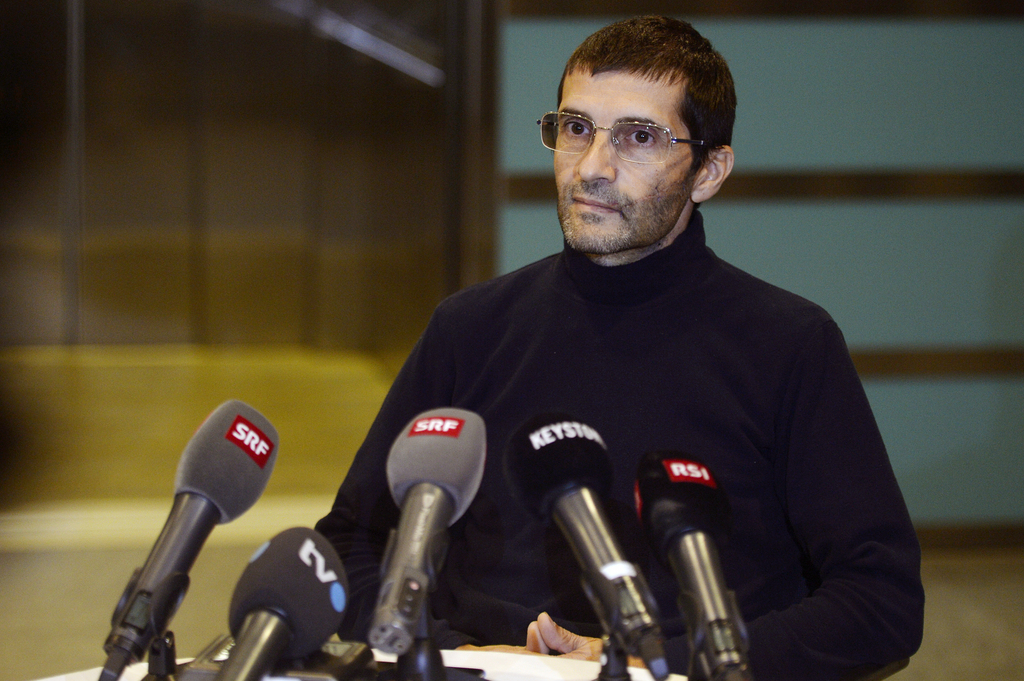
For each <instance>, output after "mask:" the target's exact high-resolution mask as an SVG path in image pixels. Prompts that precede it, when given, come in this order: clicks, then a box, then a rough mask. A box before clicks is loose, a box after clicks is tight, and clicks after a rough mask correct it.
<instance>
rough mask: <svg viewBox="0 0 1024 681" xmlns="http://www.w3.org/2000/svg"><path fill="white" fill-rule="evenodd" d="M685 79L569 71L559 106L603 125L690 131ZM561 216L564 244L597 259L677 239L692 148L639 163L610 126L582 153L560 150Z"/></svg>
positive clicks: (642, 251)
mask: <svg viewBox="0 0 1024 681" xmlns="http://www.w3.org/2000/svg"><path fill="white" fill-rule="evenodd" d="M682 96H683V85H681V84H679V83H666V82H664V81H651V80H647V79H645V78H640V77H638V76H634V75H630V74H627V73H622V72H606V73H600V74H597V75H593V76H591V75H586V74H582V73H570V74H569V75H568V76H566V78H565V82H564V84H563V86H562V101H561V102H560V103H559V111H568V112H572V113H577V114H583V115H585V116H587V117H588V118H590V119H592V120H593V121H594V122H595V123H596V124H597V125H599V126H602V127H611V126H612V125H614V124H615V123H618V122H621V121H643V122H653V123H655V124H657V125H660V126H663V127H667V128H670V129H671V131H672V136H673V137H683V138H686V137H689V131H688V130H687V129H686V126H685V125H683V122H682V120H680V117H679V105H680V102H681V100H682ZM554 156H555V160H554V163H555V184H556V185H557V187H558V220H559V222H560V223H561V225H562V233H563V234H564V235H565V240H566V242H567V243H568V244H569V245H570V246H571V247H572V248H574V249H576V250H577V251H580V252H582V253H586V254H587V255H589V256H591V258H592V259H594V261H595V262H598V263H600V264H604V265H617V264H623V263H627V262H632V261H635V260H639V259H640V258H642V257H644V256H646V255H648V254H650V253H652V252H654V251H656V250H659V249H661V248H664V247H665V246H667V245H669V244H670V243H672V241H673V240H674V239H675V238H676V237H677V236H678V235H679V234H681V233H682V232H683V230H685V229H686V224H687V222H688V221H689V218H690V214H691V213H692V212H693V203H692V202H691V201H690V189H691V182H692V178H691V174H690V173H689V169H690V163H691V160H692V152H691V150H690V148H689V145H688V144H673V145H672V146H671V149H670V151H669V155H668V158H667V160H665V161H663V162H661V163H655V164H639V163H633V162H630V161H624V160H623V159H621V158H619V157H618V156H617V155H616V153H615V149H614V147H613V145H612V141H611V133H610V132H609V131H608V130H597V131H596V133H595V137H594V140H593V143H592V144H591V145H590V147H589V148H588V149H587V151H585V152H584V153H582V154H567V153H561V152H555V155H554Z"/></svg>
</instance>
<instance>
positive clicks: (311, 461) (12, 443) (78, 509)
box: [0, 347, 1024, 681]
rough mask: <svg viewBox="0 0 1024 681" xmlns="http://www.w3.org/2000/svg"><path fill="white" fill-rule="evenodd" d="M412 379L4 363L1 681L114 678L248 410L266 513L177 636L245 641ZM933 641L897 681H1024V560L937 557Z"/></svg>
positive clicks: (127, 364) (149, 351)
mask: <svg viewBox="0 0 1024 681" xmlns="http://www.w3.org/2000/svg"><path fill="white" fill-rule="evenodd" d="M394 368H395V362H394V361H393V359H392V358H388V359H382V358H373V357H366V356H360V355H351V354H336V353H321V352H315V351H308V350H302V349H288V348H284V349H255V350H253V349H220V350H212V349H197V348H188V347H143V348H79V349H76V350H73V351H72V350H67V349H53V348H30V349H17V350H0V381H2V382H0V405H2V407H3V411H2V415H3V416H4V417H5V423H4V424H3V427H2V431H0V440H2V442H3V445H4V450H3V451H4V455H5V457H6V458H5V459H4V460H3V464H4V467H5V469H6V470H5V471H4V472H3V480H4V483H5V485H4V487H3V489H2V510H0V612H4V613H6V617H3V618H0V681H28V680H30V679H38V678H43V677H47V676H51V675H57V674H61V673H63V672H67V671H72V670H78V669H86V668H91V667H95V666H98V665H101V664H102V662H103V660H104V655H103V652H102V643H103V639H104V638H105V636H106V634H107V632H108V630H109V626H110V625H109V617H110V613H111V610H112V609H113V606H114V604H115V602H116V601H117V598H118V596H119V595H120V592H121V589H122V588H123V587H124V584H125V582H126V580H127V578H128V576H129V574H130V573H131V571H132V569H133V568H135V567H136V566H138V565H140V564H141V563H142V562H143V561H144V560H145V557H146V554H147V552H148V550H149V547H150V546H151V545H152V541H153V539H154V538H155V536H156V533H157V532H158V531H159V527H160V526H161V524H162V522H163V519H164V518H166V513H167V510H169V507H170V497H171V494H172V487H173V475H174V468H175V466H176V464H177V461H178V458H179V456H180V453H181V450H182V448H183V447H184V444H185V442H186V441H187V440H188V438H189V437H190V435H191V433H192V431H193V430H194V429H195V427H196V426H197V425H198V424H199V423H200V422H201V420H202V418H203V417H204V416H205V415H206V413H208V412H209V411H210V410H211V409H213V408H214V407H215V406H216V405H217V404H219V403H220V402H222V401H224V400H225V399H228V398H238V399H242V400H245V401H246V402H249V403H250V404H252V405H253V406H254V407H256V408H257V409H259V410H260V411H261V412H262V413H263V414H264V415H265V416H267V418H268V419H269V420H270V421H271V422H272V423H274V425H275V426H276V427H277V429H278V431H279V433H280V437H281V449H280V459H279V462H278V466H277V468H276V469H275V471H274V473H273V475H272V476H271V482H270V484H269V485H268V489H267V492H266V493H265V494H264V496H263V497H262V498H261V499H260V500H259V501H258V502H257V504H256V506H254V507H253V509H252V510H251V511H249V512H248V513H246V514H245V515H243V516H242V517H241V518H239V519H238V520H236V521H235V522H233V523H231V524H229V525H225V526H222V527H218V528H216V529H215V530H214V533H213V534H212V535H211V537H210V539H209V541H208V542H207V545H206V546H205V547H204V549H203V551H202V553H201V554H200V556H199V559H198V561H197V562H196V565H195V567H194V568H193V570H192V573H191V576H192V587H191V589H190V591H189V594H188V596H187V598H186V599H185V602H184V604H183V605H182V608H181V610H180V611H179V613H178V614H177V615H176V616H175V618H174V621H173V623H172V627H171V628H172V629H173V630H174V632H175V634H176V636H177V640H178V652H179V654H181V655H183V656H184V655H192V654H195V653H196V652H198V650H199V648H201V647H202V646H203V645H204V644H205V643H207V642H208V641H209V640H211V639H212V638H213V637H214V636H215V635H217V634H219V633H222V632H224V631H226V629H227V607H228V602H229V600H230V596H231V591H232V589H233V588H234V584H235V582H236V581H237V579H238V575H239V574H240V573H241V571H242V568H243V567H244V565H245V562H246V560H247V559H248V557H249V555H250V553H251V552H252V550H253V549H254V548H255V547H256V546H257V545H259V544H260V543H261V542H262V541H263V540H264V539H266V538H268V537H269V536H272V534H274V533H275V532H276V531H277V530H278V529H282V528H283V527H288V526H291V525H297V524H301V525H311V524H312V523H313V522H315V521H316V519H317V518H318V517H319V515H321V514H322V512H324V511H325V510H326V508H327V505H328V504H329V503H330V497H331V495H332V494H333V492H334V490H335V488H336V486H337V484H338V482H339V481H340V480H341V477H342V475H343V474H344V470H345V469H346V468H347V466H348V462H349V461H350V458H351V455H352V452H353V451H354V448H355V447H356V446H357V444H358V442H359V441H360V440H361V439H362V437H363V434H364V433H365V431H366V428H367V427H368V425H369V422H370V420H371V419H372V417H373V414H374V413H375V411H376V409H377V407H378V406H379V403H380V400H381V399H382V398H383V395H384V392H385V391H386V389H387V386H388V384H389V382H390V380H391V377H392V376H393V373H394ZM923 578H924V581H925V588H926V592H927V596H928V604H927V610H926V623H925V642H924V645H923V646H922V649H921V652H919V653H918V654H917V655H916V656H915V657H914V658H913V659H912V660H911V663H910V666H909V667H908V668H907V669H906V670H905V671H903V672H901V673H900V674H899V675H898V676H897V677H895V678H898V679H903V680H904V681H910V680H912V679H921V680H925V679H930V680H934V681H943V680H946V679H949V680H953V679H956V680H957V681H960V680H962V679H969V678H979V679H982V678H993V679H995V678H998V679H1002V680H1006V681H1014V680H1024V633H1022V627H1021V622H1022V621H1024V551H1002V552H1000V551H985V552H981V551H978V552H958V553H930V554H928V555H926V558H925V563H924V567H923Z"/></svg>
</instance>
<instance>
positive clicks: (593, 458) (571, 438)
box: [504, 412, 612, 519]
mask: <svg viewBox="0 0 1024 681" xmlns="http://www.w3.org/2000/svg"><path fill="white" fill-rule="evenodd" d="M504 469H505V470H504V472H505V479H506V480H507V481H508V483H509V485H510V486H511V488H512V490H513V492H514V493H515V494H516V495H517V496H518V497H519V498H520V499H521V500H522V502H523V505H524V506H525V507H526V508H527V509H529V510H530V511H532V512H533V513H534V514H535V515H536V516H537V517H539V518H541V519H547V518H549V517H550V516H551V511H552V508H553V506H554V503H555V500H556V499H557V498H558V497H559V496H560V495H561V494H563V493H564V492H565V491H567V490H568V489H571V488H580V487H586V488H588V489H590V490H592V491H593V492H594V493H595V494H596V495H597V496H598V497H607V496H608V493H609V492H610V491H611V487H612V463H611V459H610V458H609V457H608V450H607V449H606V447H605V444H604V440H602V439H601V435H600V434H599V433H598V432H597V431H596V430H595V429H594V428H592V427H591V426H588V425H587V424H585V423H580V422H579V421H577V420H576V419H574V418H573V417H571V416H569V415H568V414H563V413H558V412H555V413H550V414H540V415H538V416H535V417H533V418H531V419H529V420H528V421H526V422H525V423H524V424H523V425H521V426H520V427H519V429H518V430H516V432H515V434H514V435H513V436H512V438H511V441H510V444H509V449H508V451H507V452H506V456H505V461H504Z"/></svg>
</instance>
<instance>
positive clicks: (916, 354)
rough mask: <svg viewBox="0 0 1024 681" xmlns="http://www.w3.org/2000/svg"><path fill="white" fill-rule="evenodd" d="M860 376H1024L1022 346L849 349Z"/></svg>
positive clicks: (1023, 349) (1023, 350) (1023, 352)
mask: <svg viewBox="0 0 1024 681" xmlns="http://www.w3.org/2000/svg"><path fill="white" fill-rule="evenodd" d="M850 354H851V355H852V356H853V363H854V364H855V365H856V367H857V373H859V374H860V375H861V376H871V377H883V376H892V377H898V376H931V377H942V376H1013V375H1024V348H981V349H976V350H935V349H902V350H853V351H852V352H851V353H850Z"/></svg>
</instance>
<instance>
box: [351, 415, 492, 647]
mask: <svg viewBox="0 0 1024 681" xmlns="http://www.w3.org/2000/svg"><path fill="white" fill-rule="evenodd" d="M486 452H487V433H486V429H485V428H484V421H483V419H482V418H480V416H478V415H477V414H475V413H473V412H471V411H466V410H465V409H457V408H454V407H448V408H443V409H432V410H430V411H425V412H423V413H422V414H420V415H419V416H417V417H416V418H414V419H413V420H412V421H410V422H409V423H408V425H406V427H405V428H404V429H403V430H402V432H401V433H400V434H399V435H398V437H397V438H396V439H395V442H394V444H393V445H392V446H391V451H390V452H389V453H388V461H387V478H388V485H389V487H390V489H391V496H392V497H393V498H394V500H395V503H396V504H397V505H398V506H399V507H400V508H401V511H402V512H401V517H400V518H399V521H398V528H397V529H396V530H393V531H392V534H391V537H390V538H389V540H388V547H387V550H386V551H385V555H384V560H383V562H382V569H381V575H382V579H381V585H380V591H379V592H378V595H377V604H376V607H375V609H374V614H373V620H372V622H371V623H370V630H369V635H368V640H369V642H370V645H371V646H373V647H374V648H377V649H378V650H382V651H384V652H388V653H394V654H396V655H403V654H404V653H406V652H408V651H409V649H410V648H411V647H412V644H413V639H414V638H416V637H417V634H418V633H419V626H420V623H421V617H423V615H424V614H425V611H424V606H425V604H426V599H427V593H428V592H429V591H430V590H431V588H432V587H433V586H434V579H435V577H436V575H437V573H438V572H439V571H440V570H441V566H442V565H443V564H444V559H445V555H446V553H447V550H448V533H447V528H448V527H449V526H451V525H452V524H453V523H455V521H457V520H458V519H459V518H461V517H462V514H463V513H465V512H466V509H467V508H469V505H470V503H471V502H472V501H473V498H474V497H475V496H476V493H477V490H478V489H479V488H480V481H481V480H482V479H483V474H484V460H485V458H486ZM423 633H424V634H425V632H423ZM421 635H422V634H421Z"/></svg>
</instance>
